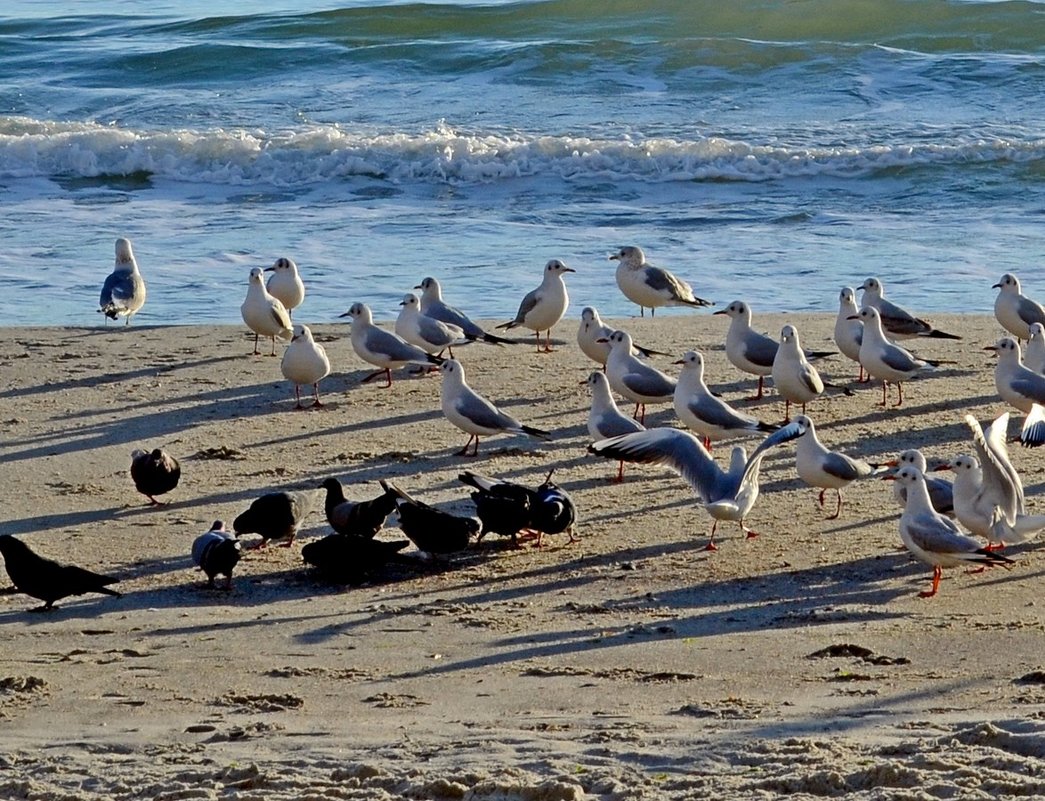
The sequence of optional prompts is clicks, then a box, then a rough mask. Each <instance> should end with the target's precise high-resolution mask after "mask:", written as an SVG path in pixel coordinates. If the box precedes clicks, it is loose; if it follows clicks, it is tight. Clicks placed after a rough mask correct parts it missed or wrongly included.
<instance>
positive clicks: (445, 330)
mask: <svg viewBox="0 0 1045 801" xmlns="http://www.w3.org/2000/svg"><path fill="white" fill-rule="evenodd" d="M399 306H400V309H399V316H398V317H396V324H395V332H396V334H398V335H399V336H400V337H402V338H403V339H405V340H406V341H407V342H409V343H410V344H411V345H417V347H419V348H420V349H421V350H423V351H424V352H425V353H433V354H439V353H442V352H443V351H444V350H447V349H449V351H450V357H451V358H453V355H454V350H453V346H454V345H463V344H465V343H466V342H468V340H467V339H466V338H465V335H464V329H463V328H461V327H460V326H459V325H452V324H451V323H444V322H443V321H442V320H437V319H435V318H434V317H429V316H428V315H427V314H422V313H421V301H420V299H419V298H418V297H417V295H415V294H414V293H413V292H408V293H407V294H405V295H403V300H402V301H401V302H400V304H399Z"/></svg>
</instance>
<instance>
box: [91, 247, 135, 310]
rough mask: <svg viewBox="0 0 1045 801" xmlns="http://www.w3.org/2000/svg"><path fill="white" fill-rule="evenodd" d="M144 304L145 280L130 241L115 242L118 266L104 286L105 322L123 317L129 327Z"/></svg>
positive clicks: (101, 300) (101, 301)
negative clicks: (139, 269) (132, 318)
mask: <svg viewBox="0 0 1045 801" xmlns="http://www.w3.org/2000/svg"><path fill="white" fill-rule="evenodd" d="M144 305H145V279H144V278H142V274H141V273H140V272H139V271H138V262H137V261H136V260H135V258H134V251H133V250H132V249H131V241H130V240H129V239H123V238H122V237H121V238H120V239H117V240H116V264H115V266H114V267H113V271H112V272H111V273H109V275H108V277H106V279H105V282H104V283H103V284H102V292H101V296H100V297H99V298H98V311H99V312H101V313H102V314H104V315H105V319H106V321H109V320H115V319H117V318H118V317H124V318H126V322H125V323H124V325H130V324H131V317H133V316H134V315H135V314H136V313H137V312H138V310H139V309H140V308H141V307H142V306H144Z"/></svg>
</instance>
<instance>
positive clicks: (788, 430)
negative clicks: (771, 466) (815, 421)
mask: <svg viewBox="0 0 1045 801" xmlns="http://www.w3.org/2000/svg"><path fill="white" fill-rule="evenodd" d="M805 430H806V429H805V427H804V426H801V425H799V424H798V423H796V422H794V421H792V422H790V423H788V424H787V425H786V426H784V427H783V428H779V429H777V430H776V431H774V432H773V433H772V434H770V435H769V436H768V437H766V438H765V439H764V440H762V442H761V443H759V446H758V447H757V448H755V450H754V451H753V452H752V454H751V458H750V459H748V460H747V464H746V465H744V474H743V476H742V477H741V480H740V484H741V486H743V485H744V484H746V483H747V482H748V481H751V480H752V478H753V477H754V476H756V475H757V474H758V469H759V467H761V466H762V457H763V456H765V455H766V453H767V452H768V451H769V449H770V448H775V447H776V446H777V445H782V444H783V443H785V442H790V441H791V440H793V439H797V438H798V437H800V436H802V433H803V432H804V431H805Z"/></svg>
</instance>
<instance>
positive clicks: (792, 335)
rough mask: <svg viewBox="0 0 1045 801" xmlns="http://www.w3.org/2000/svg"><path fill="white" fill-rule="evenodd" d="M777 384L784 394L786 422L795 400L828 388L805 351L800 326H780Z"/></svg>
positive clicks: (809, 397) (775, 371)
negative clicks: (798, 327)
mask: <svg viewBox="0 0 1045 801" xmlns="http://www.w3.org/2000/svg"><path fill="white" fill-rule="evenodd" d="M771 375H772V376H773V386H774V387H776V391H777V392H779V393H780V394H781V395H782V396H783V398H784V422H787V421H788V420H790V419H791V404H792V403H801V404H802V414H805V412H806V404H807V403H809V401H811V400H813V398H815V397H816V396H817V395H820V394H822V393H823V391H824V382H823V379H821V378H820V373H818V372H817V371H816V368H815V367H813V365H811V364H810V363H809V361H808V360H807V359H806V357H805V354H804V353H803V352H802V345H801V343H800V342H799V339H798V329H797V328H795V327H794V326H793V325H785V326H784V327H783V328H782V329H781V330H780V346H779V347H778V348H777V352H776V356H775V357H774V358H773V371H772V373H771Z"/></svg>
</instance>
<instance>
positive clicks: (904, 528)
mask: <svg viewBox="0 0 1045 801" xmlns="http://www.w3.org/2000/svg"><path fill="white" fill-rule="evenodd" d="M895 479H896V481H899V482H900V483H901V484H902V485H903V486H904V489H906V491H907V503H906V504H904V509H903V514H901V515H900V539H901V540H903V544H904V545H905V546H906V547H907V550H908V551H910V552H911V554H912V555H913V556H914V557H915V558H916V559H918V560H919V561H921V562H925V563H926V564H927V565H932V568H933V584H932V589H930V590H925V591H924V592H920V593H918V597H919V598H931V597H932V596H934V595H936V593H937V592H938V591H939V589H940V579H941V578H942V577H943V568H945V567H960V566H962V565H969V564H979V565H984V566H987V565H997V564H1013V561H1012V560H1011V559H1009V558H1008V557H1005V556H1002V555H1001V554H1000V553H997V552H995V551H989V550H987V549H986V548H984V547H983V545H982V544H981V543H980V541H979V540H977V539H975V538H973V537H970V536H969V535H968V534H966V533H965V532H964V531H962V530H961V528H960V527H959V526H958V524H957V523H955V522H954V521H953V520H951V519H950V518H948V517H944V516H943V515H941V514H939V513H938V512H936V511H935V510H934V509H933V507H932V504H931V503H930V502H929V491H928V490H927V489H926V488H925V477H924V476H923V475H922V473H921V471H920V470H919V469H918V468H916V467H912V466H910V465H908V466H907V467H902V468H900V470H899V471H898V472H897V473H896V476H895Z"/></svg>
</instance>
